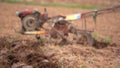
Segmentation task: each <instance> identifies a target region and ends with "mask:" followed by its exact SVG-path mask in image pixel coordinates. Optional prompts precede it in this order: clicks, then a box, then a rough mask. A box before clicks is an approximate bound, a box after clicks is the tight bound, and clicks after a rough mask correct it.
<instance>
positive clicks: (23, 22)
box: [22, 15, 39, 31]
mask: <svg viewBox="0 0 120 68" xmlns="http://www.w3.org/2000/svg"><path fill="white" fill-rule="evenodd" d="M28 20H34V23H33V25H32V26H28V25H27V24H28V22H27V21H28ZM38 25H39V23H38V22H37V19H36V18H35V17H34V16H33V15H27V16H25V17H24V18H23V20H22V26H23V28H24V30H25V31H34V30H36V29H37V28H38V27H39V26H38Z"/></svg>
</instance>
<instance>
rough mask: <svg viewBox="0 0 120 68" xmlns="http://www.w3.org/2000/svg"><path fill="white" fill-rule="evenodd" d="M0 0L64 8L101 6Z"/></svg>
mask: <svg viewBox="0 0 120 68" xmlns="http://www.w3.org/2000/svg"><path fill="white" fill-rule="evenodd" d="M0 1H1V2H8V3H24V4H32V5H40V6H51V7H66V8H82V9H96V8H102V7H101V6H89V5H79V4H65V3H46V2H28V1H26V0H25V1H24V2H23V1H21V0H0Z"/></svg>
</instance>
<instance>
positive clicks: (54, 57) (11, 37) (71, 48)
mask: <svg viewBox="0 0 120 68" xmlns="http://www.w3.org/2000/svg"><path fill="white" fill-rule="evenodd" d="M66 1H67V0H66ZM85 1H86V0H85ZM101 1H102V0H101ZM118 2H119V1H118ZM118 2H117V3H118ZM115 4H116V3H115ZM93 5H94V4H93ZM99 5H101V4H99ZM102 5H103V4H102ZM109 5H110V4H109ZM104 6H106V4H105V5H104ZM107 6H108V5H107ZM35 8H37V9H38V10H39V11H41V12H43V9H44V7H43V6H39V5H28V4H18V3H17V4H16V3H12V4H11V3H5V2H0V60H1V61H0V68H18V67H19V68H120V30H119V29H120V12H114V13H108V14H103V15H100V16H98V17H97V24H96V30H95V33H97V34H100V35H102V36H105V37H110V38H111V40H112V41H111V43H110V44H98V45H96V46H83V45H63V46H59V45H57V46H54V45H44V46H40V43H39V42H38V41H37V40H36V39H35V37H34V36H32V35H21V34H19V33H16V32H15V30H14V29H17V30H20V29H21V21H20V19H19V18H18V17H17V16H16V14H15V13H16V11H19V10H23V9H30V10H33V9H35ZM46 8H47V10H48V13H49V16H55V15H69V14H74V13H80V12H87V11H90V10H91V9H89V10H88V9H80V8H65V7H57V8H56V7H53V6H52V7H49V6H46ZM58 10H59V11H58ZM72 23H73V24H74V25H75V26H76V27H79V28H81V20H77V21H72ZM93 23H94V21H93V19H92V18H87V27H88V28H87V29H90V30H92V29H93V28H95V25H94V24H93Z"/></svg>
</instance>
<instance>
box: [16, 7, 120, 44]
mask: <svg viewBox="0 0 120 68" xmlns="http://www.w3.org/2000/svg"><path fill="white" fill-rule="evenodd" d="M118 10H120V5H115V6H111V7H107V8H103V9H98V10H93V11H90V12H85V13H78V14H72V15H67V16H63V15H57V16H53V17H49V16H48V12H47V9H46V8H45V9H44V13H43V14H41V12H39V11H37V10H33V11H31V10H22V11H18V12H16V14H17V16H18V17H19V18H20V19H21V23H22V25H21V27H22V30H21V31H20V33H21V34H27V35H36V38H37V39H39V40H41V41H42V42H44V43H53V44H83V45H94V44H95V39H94V38H93V37H92V35H91V33H92V32H93V31H87V30H86V22H84V23H83V24H84V27H85V29H79V28H77V27H75V26H73V25H72V23H70V21H73V20H77V19H85V20H86V18H87V17H90V16H93V19H94V20H96V17H97V15H100V14H103V13H108V12H116V11H118Z"/></svg>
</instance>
